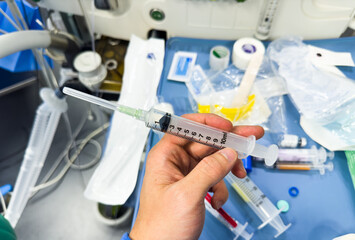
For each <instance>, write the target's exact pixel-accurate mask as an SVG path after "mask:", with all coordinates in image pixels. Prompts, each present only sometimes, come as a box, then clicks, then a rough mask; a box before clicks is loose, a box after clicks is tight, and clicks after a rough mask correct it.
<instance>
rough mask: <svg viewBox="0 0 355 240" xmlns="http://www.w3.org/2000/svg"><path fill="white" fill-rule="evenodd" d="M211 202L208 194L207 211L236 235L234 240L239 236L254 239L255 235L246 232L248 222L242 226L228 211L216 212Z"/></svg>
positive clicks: (206, 198) (247, 239)
mask: <svg viewBox="0 0 355 240" xmlns="http://www.w3.org/2000/svg"><path fill="white" fill-rule="evenodd" d="M211 200H212V197H211V195H210V194H209V193H207V195H206V197H205V206H206V210H207V211H208V212H209V213H211V214H212V216H214V217H215V218H217V219H218V220H219V221H220V222H221V223H223V224H224V225H225V226H226V227H227V228H229V230H231V231H232V232H233V233H234V234H235V237H234V240H236V239H237V238H238V237H239V236H241V237H243V238H244V239H246V240H249V239H251V238H252V237H253V235H254V234H253V233H248V232H247V231H246V230H245V228H246V227H247V226H248V223H247V222H246V223H245V224H244V225H241V224H240V223H239V222H238V221H237V220H235V219H233V218H232V217H231V216H230V215H229V214H228V213H227V212H226V211H224V209H223V208H220V209H218V210H215V209H214V208H212V206H211Z"/></svg>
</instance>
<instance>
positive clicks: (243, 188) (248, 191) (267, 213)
mask: <svg viewBox="0 0 355 240" xmlns="http://www.w3.org/2000/svg"><path fill="white" fill-rule="evenodd" d="M225 179H226V180H227V181H228V182H229V184H231V185H232V187H233V188H234V189H235V190H236V192H237V193H238V194H239V196H240V197H241V198H242V199H243V200H244V201H245V202H246V203H247V204H248V205H249V207H250V208H251V209H252V210H253V211H254V212H255V214H256V215H257V216H258V217H259V218H260V219H261V221H262V222H263V223H262V224H261V225H260V226H259V227H258V229H261V228H263V227H264V226H266V225H267V224H270V225H271V226H272V227H274V228H275V229H276V231H277V234H276V235H275V238H276V237H278V236H279V235H280V234H281V233H283V232H285V231H286V230H287V229H288V228H289V227H290V226H291V224H288V225H287V226H285V224H284V223H283V221H282V219H281V218H280V216H279V214H280V212H281V210H282V209H281V210H277V208H276V207H275V206H274V205H273V204H272V203H271V201H270V200H269V199H268V198H267V197H266V196H265V194H264V193H263V192H262V191H261V190H260V189H259V188H258V187H257V186H256V185H255V183H254V182H253V181H252V180H251V179H250V178H249V177H248V176H247V177H245V178H243V179H240V178H237V177H236V176H234V175H233V174H232V173H229V174H228V175H227V176H226V178H225Z"/></svg>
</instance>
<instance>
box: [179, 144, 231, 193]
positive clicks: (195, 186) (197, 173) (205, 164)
mask: <svg viewBox="0 0 355 240" xmlns="http://www.w3.org/2000/svg"><path fill="white" fill-rule="evenodd" d="M237 157H238V154H237V152H236V151H234V150H233V149H231V148H224V149H222V150H220V151H218V152H215V153H214V154H212V155H209V156H207V157H205V158H204V159H202V160H201V161H200V162H199V163H198V164H197V165H196V167H195V168H194V169H193V170H192V171H191V172H190V173H189V174H188V175H187V176H186V177H185V178H184V179H183V181H184V182H185V183H184V184H186V185H185V186H189V189H191V191H193V192H194V193H195V194H198V195H200V196H201V195H202V196H203V197H204V196H205V194H206V193H207V191H208V190H209V189H210V188H211V187H212V186H214V185H215V184H217V183H218V182H220V181H221V180H222V179H223V178H224V177H225V176H226V175H227V174H228V173H229V172H230V171H231V169H232V168H233V166H234V165H235V163H236V161H237Z"/></svg>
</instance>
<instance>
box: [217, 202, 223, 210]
mask: <svg viewBox="0 0 355 240" xmlns="http://www.w3.org/2000/svg"><path fill="white" fill-rule="evenodd" d="M222 204H223V203H222V202H221V201H217V202H216V210H218V209H220V208H221V207H222Z"/></svg>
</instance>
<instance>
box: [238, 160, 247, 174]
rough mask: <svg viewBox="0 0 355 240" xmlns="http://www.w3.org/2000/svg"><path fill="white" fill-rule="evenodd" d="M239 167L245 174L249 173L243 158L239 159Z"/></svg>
mask: <svg viewBox="0 0 355 240" xmlns="http://www.w3.org/2000/svg"><path fill="white" fill-rule="evenodd" d="M238 168H239V169H240V170H241V171H243V173H244V174H247V171H245V168H244V165H243V160H241V159H239V160H238Z"/></svg>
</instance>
